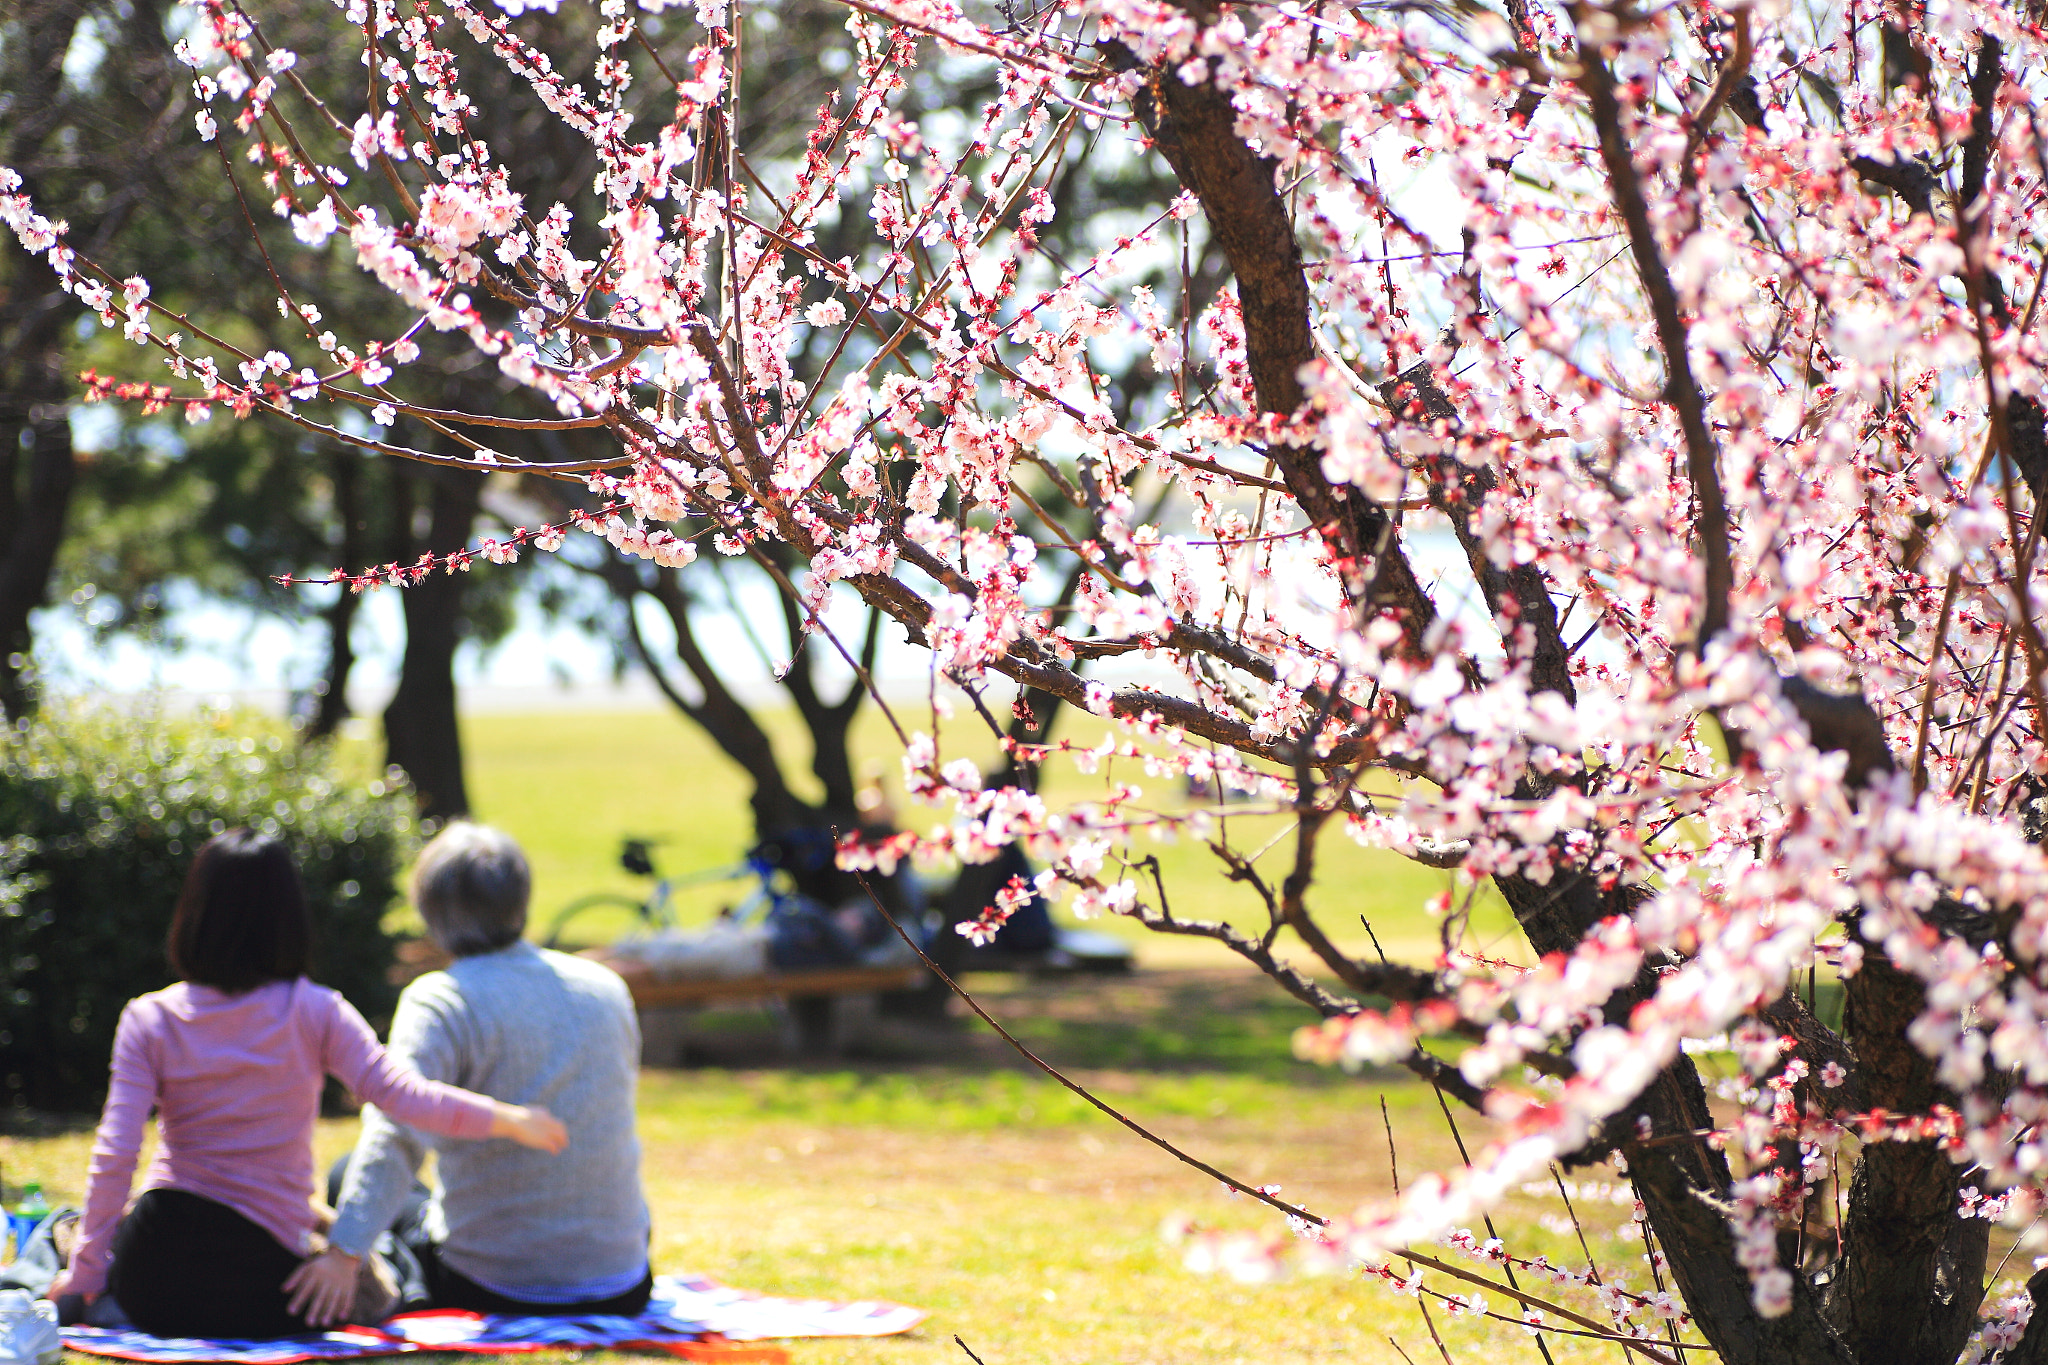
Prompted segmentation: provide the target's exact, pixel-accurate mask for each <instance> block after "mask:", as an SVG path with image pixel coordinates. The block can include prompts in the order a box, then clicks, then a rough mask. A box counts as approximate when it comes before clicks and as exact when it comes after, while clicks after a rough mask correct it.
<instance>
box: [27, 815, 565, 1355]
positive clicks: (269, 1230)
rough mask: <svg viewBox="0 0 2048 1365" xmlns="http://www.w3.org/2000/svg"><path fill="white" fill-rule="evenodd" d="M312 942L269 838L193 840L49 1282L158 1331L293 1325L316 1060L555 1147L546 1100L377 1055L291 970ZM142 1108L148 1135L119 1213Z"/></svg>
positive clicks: (333, 998) (450, 1119)
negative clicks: (433, 1077)
mask: <svg viewBox="0 0 2048 1365" xmlns="http://www.w3.org/2000/svg"><path fill="white" fill-rule="evenodd" d="M311 942H312V916H311V914H310V912H309V911H308V908H307V905H306V895H305V891H304V889H303V888H302V887H301V886H300V884H299V875H298V870H297V869H296V868H295V867H293V865H292V860H291V855H290V853H288V852H287V851H286V850H285V848H284V846H283V845H281V844H279V843H278V842H277V841H276V840H274V839H270V838H266V837H264V836H263V835H260V834H257V833H255V832H254V831H251V830H246V829H233V830H229V831H228V832H226V833H225V834H222V835H219V836H218V837H216V838H214V839H212V840H210V841H209V842H208V843H207V844H206V846H205V847H204V848H202V849H200V850H199V853H198V856H197V857H195V858H194V859H193V860H192V869H191V871H190V873H189V874H187V876H186V879H185V888H184V891H183V893H182V894H181V895H180V896H179V897H178V906H177V910H176V912H175V913H174V914H173V916H172V918H171V931H170V936H169V939H168V941H167V943H166V944H165V948H166V951H167V952H168V954H169V956H170V959H171V966H172V968H173V969H174V970H175V971H176V972H177V973H178V975H179V977H180V978H181V980H180V981H179V982H178V984H176V985H174V986H169V987H166V988H165V989H163V990H160V991H157V992H154V993H153V994H150V995H144V996H139V997H137V998H136V999H134V1000H131V1001H129V1002H128V1006H127V1008H126V1009H124V1010H123V1011H122V1012H121V1023H120V1027H119V1029H118V1030H117V1032H116V1034H115V1037H114V1059H113V1074H112V1080H111V1084H110V1085H109V1088H108V1091H107V1104H106V1109H105V1111H104V1112H103V1113H102V1115H101V1117H100V1126H99V1133H98V1136H97V1139H96V1141H95V1142H94V1143H93V1152H92V1167H91V1173H90V1175H89V1177H88V1179H87V1183H86V1196H85V1216H84V1218H83V1220H82V1222H81V1226H80V1232H79V1239H78V1245H77V1247H76V1249H75V1250H74V1251H73V1253H72V1256H71V1264H70V1267H69V1268H68V1269H67V1270H66V1271H65V1273H64V1274H63V1275H60V1276H59V1277H58V1279H57V1281H56V1283H54V1284H52V1285H51V1286H50V1290H49V1295H50V1297H51V1298H53V1299H55V1298H58V1297H60V1296H62V1295H65V1294H77V1295H81V1296H83V1297H84V1298H85V1300H86V1301H88V1302H90V1301H91V1300H92V1299H94V1298H96V1297H97V1296H98V1295H99V1294H100V1293H101V1292H102V1291H105V1292H108V1293H111V1294H112V1296H113V1298H114V1301H115V1302H116V1303H118V1304H119V1305H120V1307H121V1309H122V1310H123V1311H124V1312H125V1313H126V1314H127V1315H128V1318H129V1320H130V1321H131V1322H133V1323H134V1324H135V1326H137V1327H139V1328H141V1329H142V1330H144V1331H146V1332H153V1333H155V1334H157V1335H159V1336H180V1337H244V1338H248V1337H278V1336H290V1335H294V1334H296V1333H299V1332H304V1331H306V1330H308V1327H309V1324H308V1323H307V1321H306V1319H305V1317H304V1316H303V1315H302V1314H301V1313H300V1312H298V1311H295V1309H294V1304H293V1297H292V1295H291V1290H292V1288H293V1287H294V1286H293V1284H292V1282H293V1280H294V1279H295V1278H296V1277H297V1274H298V1271H299V1267H300V1265H301V1264H302V1263H303V1262H304V1261H305V1260H306V1258H308V1257H310V1256H313V1255H315V1254H317V1253H318V1252H319V1251H321V1250H322V1249H323V1246H324V1240H325V1239H324V1228H323V1226H322V1216H321V1212H320V1206H319V1205H318V1204H317V1203H316V1201H315V1199H314V1188H313V1121H314V1119H315V1118H317V1117H318V1114H319V1107H320V1089H321V1085H322V1083H323V1079H324V1078H325V1077H326V1076H329V1075H332V1076H335V1077H337V1078H338V1079H340V1080H341V1082H342V1083H343V1084H345V1085H347V1086H348V1087H349V1089H350V1090H352V1091H354V1092H355V1093H356V1094H357V1095H359V1096H361V1097H362V1098H363V1099H365V1100H367V1101H371V1102H373V1103H375V1104H377V1105H379V1106H380V1107H382V1108H383V1109H385V1110H387V1111H389V1112H391V1113H393V1114H397V1115H399V1116H401V1117H402V1118H403V1120H404V1121H405V1122H407V1123H410V1124H413V1125H416V1126H418V1127H420V1128H424V1129H427V1130H428V1131H431V1132H434V1133H438V1134H441V1135H443V1136H447V1137H459V1138H501V1137H502V1138H510V1139H512V1140H513V1141H514V1142H517V1143H519V1144H521V1145H522V1146H526V1147H532V1148H536V1149H538V1150H541V1151H546V1152H559V1151H561V1150H562V1147H563V1146H564V1145H565V1144H566V1143H567V1141H568V1133H567V1131H566V1130H565V1129H564V1128H563V1127H562V1125H561V1123H560V1122H559V1121H558V1120H556V1119H555V1118H554V1116H553V1115H551V1114H549V1113H548V1112H547V1111H546V1110H544V1109H540V1108H527V1107H524V1106H520V1105H510V1104H501V1103H499V1102H498V1101H496V1100H492V1099H488V1098H486V1097H484V1096H482V1095H476V1094H472V1093H470V1092H469V1091H467V1090H460V1089H457V1088H456V1087H454V1086H451V1085H444V1084H441V1083H440V1082H437V1081H429V1080H426V1079H424V1078H423V1077H421V1076H420V1075H419V1074H418V1072H416V1071H414V1070H412V1069H411V1068H409V1067H402V1066H400V1065H398V1064H397V1063H395V1062H393V1061H392V1060H391V1059H390V1058H388V1057H387V1056H386V1055H385V1052H384V1049H383V1048H382V1047H381V1046H380V1045H379V1044H378V1042H377V1039H376V1036H375V1035H374V1034H372V1033H371V1032H370V1026H369V1025H368V1024H366V1023H365V1022H363V1017H362V1015H360V1014H358V1013H357V1012H356V1010H355V1008H354V1007H353V1006H351V1005H350V1004H349V1003H348V1002H347V1001H345V1000H343V999H342V998H341V996H340V995H339V994H337V993H336V992H334V991H331V990H329V989H327V988H326V987H324V986H316V985H314V984H313V983H312V982H310V981H308V980H306V978H305V971H306V960H307V953H308V950H309V949H310V947H311ZM151 1109H155V1110H156V1111H157V1116H158V1129H159V1133H160V1136H161V1141H160V1143H159V1146H158V1150H157V1154H156V1159H155V1160H154V1161H153V1162H151V1163H150V1167H149V1171H148V1173H147V1174H146V1175H145V1176H144V1178H143V1192H142V1194H141V1196H140V1197H139V1198H137V1199H136V1200H135V1203H134V1205H133V1207H131V1208H130V1209H129V1210H128V1211H127V1213H126V1215H125V1216H124V1215H123V1214H122V1205H123V1204H124V1203H125V1202H126V1201H127V1198H128V1189H129V1184H130V1181H131V1180H132V1178H133V1176H134V1173H135V1163H136V1157H137V1153H138V1152H139V1150H140V1148H141V1145H142V1132H143V1128H144V1125H145V1124H146V1123H147V1122H148V1119H149V1113H150V1110H151ZM363 1289H364V1292H363V1294H362V1296H361V1298H360V1299H359V1303H361V1304H362V1305H364V1306H363V1308H362V1309H361V1312H362V1313H363V1314H365V1315H369V1316H371V1317H373V1318H377V1317H382V1316H383V1315H384V1313H385V1312H388V1311H389V1297H390V1296H389V1293H388V1285H384V1284H380V1283H378V1282H376V1280H375V1277H374V1271H372V1273H371V1274H369V1275H366V1278H365V1283H364V1286H363ZM380 1299H381V1300H383V1301H384V1302H383V1303H381V1304H380V1303H379V1300H380Z"/></svg>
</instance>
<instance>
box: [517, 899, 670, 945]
mask: <svg viewBox="0 0 2048 1365" xmlns="http://www.w3.org/2000/svg"><path fill="white" fill-rule="evenodd" d="M600 906H608V907H610V908H612V909H615V910H630V911H632V912H633V916H634V918H635V919H645V918H646V917H647V907H646V906H645V905H644V904H642V903H641V902H639V901H637V900H634V899H633V898H632V897H631V896H629V895H627V894H626V893H625V892H623V891H593V892H591V893H590V894H589V895H587V896H578V897H577V898H576V899H575V900H573V901H570V902H569V903H568V904H567V905H565V906H563V907H562V908H561V909H560V910H557V911H556V912H555V919H554V922H553V923H552V924H550V925H548V936H547V937H546V938H544V939H542V940H541V945H540V946H541V947H543V948H560V947H561V946H562V931H563V930H564V929H566V928H568V926H569V922H570V921H571V920H573V919H575V918H576V917H577V916H578V915H581V914H582V913H583V912H584V911H586V910H595V909H597V908H598V907H600Z"/></svg>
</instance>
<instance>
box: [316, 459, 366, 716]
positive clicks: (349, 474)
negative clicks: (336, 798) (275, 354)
mask: <svg viewBox="0 0 2048 1365" xmlns="http://www.w3.org/2000/svg"><path fill="white" fill-rule="evenodd" d="M333 468H334V517H335V520H336V521H337V522H339V523H340V526H341V543H340V545H339V546H338V547H337V548H338V550H339V551H340V556H341V558H340V561H339V562H340V565H341V567H342V568H345V569H347V570H348V571H349V572H351V573H355V572H359V571H360V570H361V569H362V568H363V523H362V470H361V467H360V466H359V464H358V463H357V457H356V456H355V455H354V454H352V453H351V452H349V451H346V450H342V451H336V452H335V454H334V458H333ZM338 592H339V595H338V596H336V597H335V599H334V605H333V606H331V607H329V608H328V609H327V610H326V612H324V613H323V615H324V616H325V617H326V620H327V671H326V675H325V676H324V677H323V678H322V679H321V692H320V704H319V708H318V709H317V710H316V711H315V712H314V714H313V723H312V725H311V726H310V727H309V728H308V730H307V732H306V735H307V738H309V739H322V738H325V737H326V736H328V735H331V734H333V733H334V732H335V731H336V730H338V729H340V728H341V723H342V722H343V721H345V720H347V719H348V717H349V709H348V677H349V673H350V671H351V670H353V669H354V667H355V662H356V652H355V645H354V643H353V642H352V641H351V640H350V639H349V632H350V631H351V630H352V629H353V628H354V626H355V622H356V607H357V605H358V604H359V603H360V601H361V598H360V596H359V595H358V594H356V593H355V592H353V591H351V590H350V589H349V588H348V587H346V586H342V587H341V588H339V590H338Z"/></svg>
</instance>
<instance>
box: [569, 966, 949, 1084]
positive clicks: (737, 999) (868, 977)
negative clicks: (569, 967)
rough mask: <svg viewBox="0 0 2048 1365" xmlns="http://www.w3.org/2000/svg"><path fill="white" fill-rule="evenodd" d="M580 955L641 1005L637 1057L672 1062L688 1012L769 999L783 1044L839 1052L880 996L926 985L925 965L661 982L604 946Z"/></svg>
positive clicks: (866, 1023) (868, 1021)
mask: <svg viewBox="0 0 2048 1365" xmlns="http://www.w3.org/2000/svg"><path fill="white" fill-rule="evenodd" d="M582 956H584V957H587V958H589V959H591V960H592V961H593V962H602V963H603V964H604V965H605V966H607V967H610V968H611V969H612V970H613V971H615V972H617V973H618V974H619V975H620V976H621V977H622V978H624V980H625V982H626V986H627V989H629V990H631V991H632V992H633V1004H634V1006H635V1007H636V1008H637V1009H638V1010H639V1011H640V1060H641V1062H642V1063H643V1064H644V1065H647V1066H675V1065H677V1064H678V1063H679V1062H680V1061H681V1060H682V1051H683V1046H684V1043H685V1040H686V1035H687V1033H688V1032H689V1022H690V1016H691V1015H692V1014H695V1013H697V1012H698V1011H700V1010H703V1009H707V1008H711V1007H714V1006H718V1005H761V1004H765V1005H770V1006H773V1007H775V1008H776V1009H777V1010H778V1013H779V1015H780V1022H781V1027H782V1039H783V1046H784V1047H785V1048H787V1049H788V1050H789V1052H790V1053H791V1054H792V1055H794V1056H797V1057H802V1058H805V1059H807V1060H818V1059H825V1058H831V1057H837V1056H839V1055H840V1054H841V1053H843V1052H845V1051H846V1050H847V1048H849V1047H851V1046H853V1045H855V1044H858V1043H859V1042H860V1041H861V1040H862V1039H863V1037H864V1036H865V1035H866V1034H867V1032H868V1030H869V1029H870V1028H871V1027H872V1025H873V1023H874V1019H875V1006H876V1001H877V998H878V997H880V996H882V995H884V994H887V993H888V992H891V991H904V990H912V989H915V988H916V987H917V986H919V985H921V984H923V982H924V980H925V970H924V968H923V967H920V966H917V965H914V964H912V965H904V966H896V967H820V968H815V969H812V970H806V971H789V972H772V971H771V972H763V973H761V974H760V975H757V976H735V977H725V978H720V979H713V980H702V981H662V980H659V979H657V978H656V977H655V975H654V973H653V972H652V971H651V970H649V969H648V967H647V966H646V965H645V964H644V963H640V962H637V961H635V960H634V959H632V958H629V957H620V956H617V955H614V954H612V953H610V952H608V951H607V950H605V949H603V948H591V949H587V950H586V951H585V952H584V953H583V954H582Z"/></svg>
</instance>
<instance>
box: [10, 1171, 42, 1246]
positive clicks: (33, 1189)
mask: <svg viewBox="0 0 2048 1365" xmlns="http://www.w3.org/2000/svg"><path fill="white" fill-rule="evenodd" d="M49 1216H50V1201H49V1200H48V1199H45V1198H44V1197H43V1186H42V1183H41V1182H40V1181H36V1180H31V1181H29V1182H27V1183H26V1184H24V1185H23V1186H22V1187H21V1202H20V1203H19V1204H16V1205H15V1206H14V1207H13V1208H12V1209H9V1210H8V1211H7V1230H8V1232H9V1233H11V1234H12V1237H11V1239H10V1240H12V1241H13V1243H14V1254H15V1255H16V1256H19V1255H20V1254H21V1250H22V1248H23V1247H25V1246H27V1245H28V1239H29V1238H30V1237H31V1236H33V1235H34V1233H35V1230H36V1229H37V1228H39V1227H41V1226H42V1225H43V1220H44V1219H45V1218H48V1217H49Z"/></svg>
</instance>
